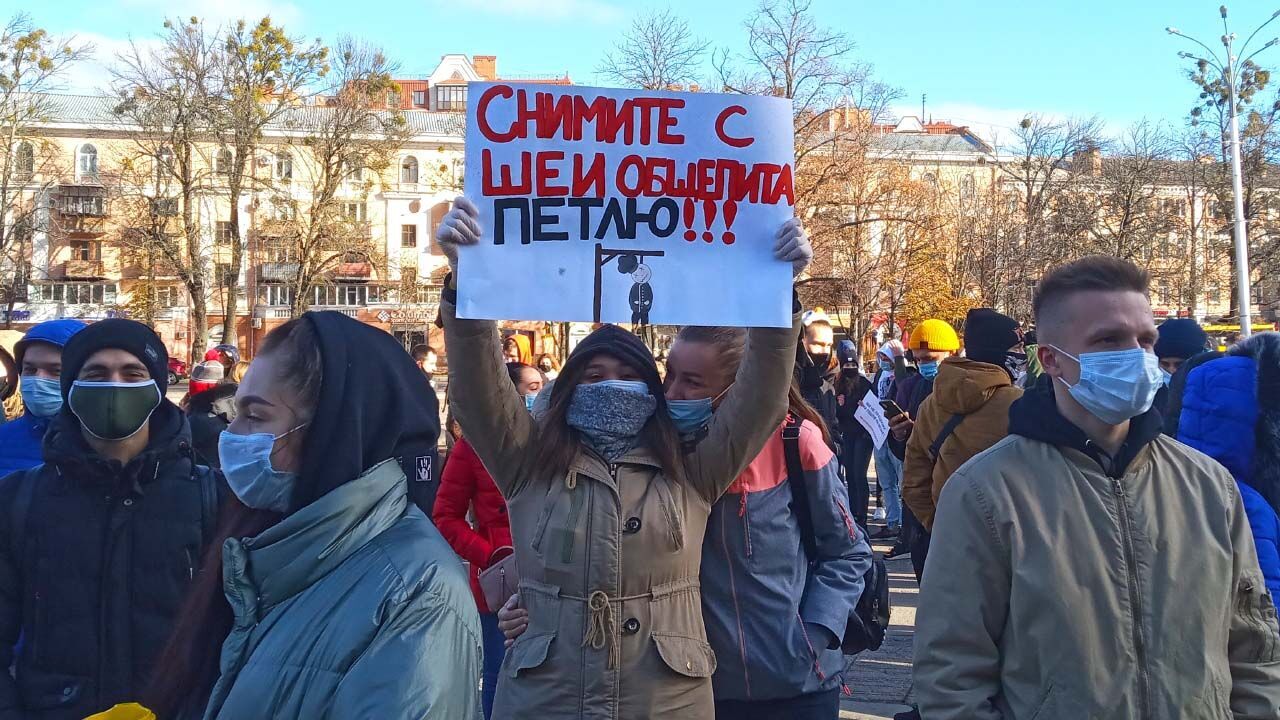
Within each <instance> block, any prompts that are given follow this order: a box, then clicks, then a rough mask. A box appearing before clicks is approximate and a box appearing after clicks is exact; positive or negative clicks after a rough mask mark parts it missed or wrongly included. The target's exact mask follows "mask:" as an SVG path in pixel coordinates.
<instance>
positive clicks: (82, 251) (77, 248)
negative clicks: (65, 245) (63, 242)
mask: <svg viewBox="0 0 1280 720" xmlns="http://www.w3.org/2000/svg"><path fill="white" fill-rule="evenodd" d="M98 248H99V245H98V243H96V242H94V241H93V240H83V239H75V240H72V241H71V259H72V260H83V261H86V262H88V261H93V260H97V259H98V258H99V249H98Z"/></svg>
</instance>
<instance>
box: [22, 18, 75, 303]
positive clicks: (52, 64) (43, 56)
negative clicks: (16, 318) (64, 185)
mask: <svg viewBox="0 0 1280 720" xmlns="http://www.w3.org/2000/svg"><path fill="white" fill-rule="evenodd" d="M92 50H93V48H92V46H90V45H86V44H81V43H77V42H76V41H75V39H74V38H55V37H53V36H51V35H49V33H48V32H46V31H45V30H43V29H41V28H38V27H36V26H35V24H34V23H33V22H32V20H31V18H30V16H28V15H27V14H25V13H18V14H17V15H15V16H13V18H11V19H10V20H9V22H8V23H7V24H6V25H5V26H4V27H3V28H0V302H3V304H4V306H5V319H4V326H5V327H6V328H7V327H12V324H13V306H14V304H15V303H16V302H18V301H19V300H20V299H22V298H25V297H26V288H27V281H28V280H29V279H30V266H31V257H30V253H31V247H30V241H31V235H32V233H33V232H34V231H35V230H36V229H37V228H38V227H39V226H40V225H41V224H42V222H41V214H42V212H43V211H44V210H45V209H46V208H47V207H48V201H49V200H48V199H49V196H50V194H51V192H52V190H53V188H54V186H55V185H56V184H57V183H58V182H59V181H60V180H61V179H62V178H61V175H62V165H61V163H60V157H59V153H58V148H57V146H56V145H54V144H53V143H51V142H49V141H48V140H47V139H45V138H43V137H41V126H42V125H43V124H44V123H46V122H48V121H49V120H50V119H51V118H52V114H53V111H54V109H55V108H54V105H53V103H54V99H53V98H51V97H50V96H49V95H48V93H51V92H56V91H57V90H58V89H59V88H60V83H61V81H62V79H63V77H64V76H65V73H66V70H67V66H68V65H69V64H71V63H74V62H76V61H78V60H81V59H83V58H85V57H87V56H88V55H89V54H90V53H91V52H92ZM45 229H46V230H47V227H46V228H45Z"/></svg>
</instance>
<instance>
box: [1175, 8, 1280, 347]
mask: <svg viewBox="0 0 1280 720" xmlns="http://www.w3.org/2000/svg"><path fill="white" fill-rule="evenodd" d="M1218 12H1219V14H1220V15H1221V16H1222V46H1223V47H1224V48H1225V49H1226V51H1227V55H1226V62H1223V61H1221V60H1219V58H1218V55H1217V54H1216V53H1215V52H1214V51H1213V50H1211V49H1210V48H1209V46H1208V45H1205V44H1204V43H1202V42H1200V41H1199V40H1196V39H1195V38H1193V37H1191V36H1190V35H1185V34H1183V33H1182V32H1180V31H1179V30H1178V29H1177V28H1173V27H1169V28H1165V31H1166V32H1168V33H1169V34H1170V35H1177V36H1178V37H1181V38H1185V39H1187V40H1190V41H1191V42H1193V43H1195V44H1197V45H1199V46H1200V47H1202V48H1204V49H1205V51H1206V52H1207V53H1208V54H1209V58H1212V60H1210V59H1209V58H1202V57H1198V56H1196V55H1194V54H1192V53H1188V52H1180V53H1178V57H1182V58H1190V59H1193V60H1198V61H1200V62H1203V63H1205V64H1206V65H1208V66H1210V67H1212V68H1213V69H1215V70H1217V71H1218V72H1219V74H1221V75H1222V81H1223V82H1224V83H1225V84H1226V86H1227V131H1228V133H1229V138H1230V139H1229V141H1228V143H1229V145H1230V151H1231V199H1232V203H1231V206H1232V207H1231V210H1232V216H1233V221H1234V222H1233V232H1232V238H1233V240H1234V241H1235V253H1236V303H1237V304H1238V305H1239V308H1240V335H1241V337H1249V336H1250V335H1252V334H1253V323H1252V317H1251V315H1252V313H1251V312H1250V298H1249V286H1250V280H1249V278H1250V275H1249V242H1248V237H1249V236H1248V233H1247V228H1246V227H1245V217H1244V171H1243V169H1242V166H1241V162H1240V120H1239V107H1238V105H1237V96H1236V93H1237V83H1238V82H1239V78H1240V71H1241V70H1242V69H1243V68H1244V66H1245V63H1247V62H1248V61H1249V60H1251V59H1253V57H1254V56H1255V55H1257V54H1258V53H1260V52H1262V51H1263V50H1266V49H1267V48H1269V47H1271V46H1272V45H1275V44H1277V43H1278V42H1280V38H1276V39H1273V40H1271V41H1270V42H1268V43H1266V44H1265V45H1263V46H1262V47H1260V48H1258V49H1257V50H1255V51H1254V52H1253V54H1251V55H1249V56H1248V57H1246V58H1244V60H1241V59H1240V58H1239V56H1238V55H1236V53H1235V48H1234V45H1235V40H1236V35H1235V33H1233V32H1231V31H1230V30H1229V29H1228V28H1227V6H1226V5H1223V6H1221V7H1220V8H1218ZM1277 17H1280V10H1277V11H1275V12H1274V13H1272V14H1271V17H1270V18H1268V19H1267V21H1266V22H1264V23H1262V24H1261V25H1259V26H1258V28H1257V29H1256V30H1254V31H1253V33H1252V34H1250V35H1249V38H1248V39H1247V40H1245V41H1244V45H1243V46H1241V48H1240V52H1241V54H1243V53H1244V52H1245V51H1246V50H1248V49H1249V41H1250V40H1253V38H1254V36H1256V35H1257V34H1258V32H1259V31H1261V30H1262V28H1264V27H1266V26H1267V25H1270V24H1271V21H1272V20H1275V19H1276V18H1277Z"/></svg>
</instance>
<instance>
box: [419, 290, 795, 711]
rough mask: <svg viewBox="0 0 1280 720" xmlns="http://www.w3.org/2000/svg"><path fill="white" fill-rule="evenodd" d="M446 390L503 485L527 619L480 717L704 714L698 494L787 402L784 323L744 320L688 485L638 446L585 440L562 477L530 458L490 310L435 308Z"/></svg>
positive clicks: (703, 510) (745, 452)
mask: <svg viewBox="0 0 1280 720" xmlns="http://www.w3.org/2000/svg"><path fill="white" fill-rule="evenodd" d="M442 314H443V317H444V326H445V338H446V342H447V343H448V348H449V381H450V392H449V396H450V402H451V405H452V408H453V412H454V416H455V417H456V418H457V420H458V423H459V424H460V425H461V426H462V430H463V433H464V434H465V436H466V438H467V441H468V442H470V443H471V445H472V447H474V448H475V451H476V454H477V455H479V456H480V459H481V460H482V461H483V462H484V465H485V467H486V468H488V470H489V472H490V474H491V475H493V478H494V481H495V482H496V483H497V485H498V488H499V489H500V490H501V491H502V494H503V495H504V496H505V497H506V498H507V503H508V509H509V514H510V519H511V532H512V537H513V539H514V541H515V548H516V561H517V565H518V566H519V570H520V574H521V579H520V596H521V600H522V602H523V604H524V605H525V607H526V608H527V609H528V611H529V629H528V631H527V632H525V634H524V635H522V636H520V638H519V639H518V640H517V641H516V643H515V645H513V646H512V647H511V648H510V650H508V652H507V656H506V659H505V661H504V662H503V665H502V673H501V677H500V679H499V682H498V691H497V698H496V701H495V704H494V710H493V717H494V718H495V719H497V720H505V719H508V718H522V719H524V718H537V719H538V720H552V719H555V718H592V719H593V720H594V719H596V718H600V719H605V718H610V719H612V718H619V719H627V720H642V719H644V720H647V719H648V718H681V719H682V720H683V719H695V720H696V719H701V718H705V719H706V720H711V719H712V718H713V717H714V714H715V712H714V706H713V702H712V692H711V675H712V673H713V672H715V669H716V657H715V653H714V652H712V650H711V647H710V645H708V644H707V636H706V631H705V629H704V627H703V620H702V597H701V592H700V589H699V582H698V577H699V571H700V569H701V563H702V540H703V534H704V531H705V529H706V525H707V517H708V515H709V513H710V511H711V505H712V504H713V503H714V502H715V501H716V499H717V498H719V497H720V495H721V494H722V493H723V492H724V490H725V489H726V488H727V487H728V486H729V485H730V484H731V483H732V482H733V480H734V478H736V477H737V476H738V474H739V473H741V472H742V470H743V469H744V468H746V466H747V465H748V464H749V463H750V462H751V460H752V459H753V458H754V457H755V456H756V455H757V454H758V453H759V452H760V450H761V448H763V447H764V444H765V443H766V442H767V441H768V439H769V437H770V436H771V435H772V434H773V433H774V432H775V431H776V430H777V428H778V425H779V423H781V422H782V419H783V417H784V415H785V413H786V407H787V385H788V383H790V382H791V371H792V365H793V363H794V361H795V343H796V338H797V336H798V334H799V328H798V327H795V328H783V329H752V330H751V331H750V333H749V335H748V339H747V347H746V352H745V353H744V355H743V360H742V365H741V367H740V368H739V371H738V377H737V382H736V383H735V385H734V386H733V387H732V388H731V389H730V390H729V392H728V393H727V394H726V395H725V397H724V400H723V401H722V402H721V404H720V406H719V408H718V409H717V411H716V413H715V415H714V417H713V419H712V421H711V424H710V425H709V427H708V435H707V437H705V438H704V439H703V440H702V441H701V442H700V443H698V445H697V446H696V448H695V449H694V450H693V451H692V452H690V453H689V454H688V455H686V456H685V469H686V473H687V478H688V479H687V484H678V483H677V482H675V481H673V480H672V479H669V478H667V477H666V476H665V475H664V473H663V472H662V468H661V466H660V464H659V463H658V461H657V460H656V459H655V458H654V457H653V455H652V454H651V453H650V452H649V451H648V450H647V449H645V448H643V447H638V448H636V449H634V450H633V451H631V452H630V453H628V454H627V455H625V456H624V457H622V458H621V459H620V460H619V462H617V463H614V464H606V463H605V462H604V461H603V460H602V459H601V458H600V457H599V456H598V455H597V454H596V453H594V452H592V451H589V450H587V449H586V448H585V447H584V448H583V449H582V450H581V451H580V452H579V454H578V457H577V459H576V460H575V461H574V462H573V464H572V465H571V467H570V469H569V472H568V473H567V474H566V475H557V476H550V475H548V474H547V473H545V472H543V471H542V470H541V469H540V468H538V467H533V466H532V465H533V462H532V461H533V457H534V455H535V453H536V451H537V447H538V429H537V426H536V425H535V423H534V420H533V418H532V417H531V416H530V414H529V412H528V411H527V410H525V405H524V402H523V400H522V399H521V398H520V397H519V396H518V395H517V394H516V392H515V389H514V388H513V387H512V385H511V381H510V380H509V379H508V377H507V371H506V369H505V367H504V366H503V361H502V358H501V357H500V351H499V344H498V333H497V328H496V327H495V325H494V323H492V322H486V321H476V320H460V319H458V318H456V316H455V315H454V308H453V307H452V305H450V304H449V303H444V304H443V305H442Z"/></svg>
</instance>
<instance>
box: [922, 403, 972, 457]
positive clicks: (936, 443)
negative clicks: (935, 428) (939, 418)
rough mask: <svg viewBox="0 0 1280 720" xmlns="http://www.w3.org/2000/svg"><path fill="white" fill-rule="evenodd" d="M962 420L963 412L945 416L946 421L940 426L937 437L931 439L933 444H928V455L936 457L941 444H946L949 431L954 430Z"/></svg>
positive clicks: (940, 450)
mask: <svg viewBox="0 0 1280 720" xmlns="http://www.w3.org/2000/svg"><path fill="white" fill-rule="evenodd" d="M962 420H964V414H963V413H956V414H955V415H952V416H951V417H949V418H947V423H946V424H945V425H943V426H942V430H941V431H939V432H938V437H936V438H934V439H933V444H932V445H930V446H929V457H930V459H932V460H935V461H936V460H937V459H938V453H940V452H942V446H943V445H944V444H946V442H947V438H949V437H951V433H953V432H955V431H956V426H957V425H959V424H960V422H961V421H962Z"/></svg>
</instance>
